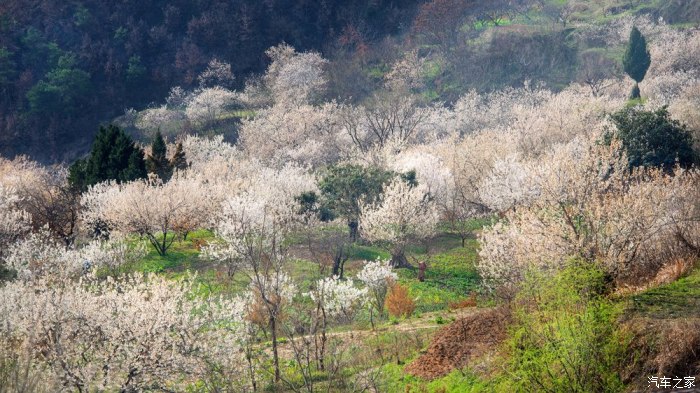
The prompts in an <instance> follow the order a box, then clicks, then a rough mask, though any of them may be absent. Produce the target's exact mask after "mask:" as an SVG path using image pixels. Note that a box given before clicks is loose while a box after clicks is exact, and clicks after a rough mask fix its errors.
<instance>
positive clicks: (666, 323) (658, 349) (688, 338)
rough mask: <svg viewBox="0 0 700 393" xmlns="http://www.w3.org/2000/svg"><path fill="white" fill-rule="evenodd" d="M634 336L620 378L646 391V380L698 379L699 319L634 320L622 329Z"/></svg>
mask: <svg viewBox="0 0 700 393" xmlns="http://www.w3.org/2000/svg"><path fill="white" fill-rule="evenodd" d="M624 328H625V329H628V330H629V331H630V333H631V334H632V335H633V337H634V338H633V340H632V342H631V345H630V351H629V361H628V362H627V363H626V364H625V365H622V366H623V367H622V370H621V371H622V376H623V377H624V378H625V379H626V380H627V382H628V383H630V384H631V385H632V387H635V388H639V389H642V390H643V389H645V388H646V387H647V382H648V380H647V377H649V376H666V377H671V378H673V377H693V376H694V377H696V378H700V318H685V319H649V318H635V319H633V320H631V321H628V322H626V323H625V325H624Z"/></svg>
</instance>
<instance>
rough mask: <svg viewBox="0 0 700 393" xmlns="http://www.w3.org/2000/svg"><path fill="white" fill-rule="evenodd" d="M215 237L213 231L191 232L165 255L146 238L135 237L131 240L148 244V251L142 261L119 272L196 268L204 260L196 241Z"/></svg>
mask: <svg viewBox="0 0 700 393" xmlns="http://www.w3.org/2000/svg"><path fill="white" fill-rule="evenodd" d="M213 239H214V234H213V233H212V232H211V231H207V230H199V231H194V232H191V233H190V234H189V235H188V236H187V240H176V241H175V242H173V244H172V246H170V248H169V249H168V251H167V252H166V254H165V255H160V254H158V252H157V251H156V250H155V248H153V246H152V245H151V244H150V243H149V242H148V241H147V240H145V239H141V238H134V239H132V240H131V242H132V243H133V244H134V245H136V244H138V243H143V244H145V245H146V250H147V251H148V253H147V254H146V256H145V257H144V258H143V259H141V260H140V261H138V262H136V263H132V264H128V265H125V266H122V267H120V269H119V273H134V272H138V273H167V272H176V271H184V270H196V269H197V268H198V266H199V265H200V264H202V263H203V261H202V260H201V259H200V258H199V250H198V249H197V247H196V244H195V243H196V242H198V241H204V242H209V241H211V240H213Z"/></svg>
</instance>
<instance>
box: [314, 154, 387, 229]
mask: <svg viewBox="0 0 700 393" xmlns="http://www.w3.org/2000/svg"><path fill="white" fill-rule="evenodd" d="M394 175H395V174H394V173H393V172H387V171H384V170H381V169H378V168H364V167H362V166H359V165H339V166H332V167H330V168H328V171H327V172H326V174H325V176H324V177H323V178H322V179H321V181H320V182H319V189H320V190H321V197H322V200H321V207H320V209H322V211H323V212H325V214H330V215H331V216H336V217H343V218H345V219H346V220H347V223H348V229H349V230H350V237H351V238H352V239H353V240H355V239H356V238H357V229H358V219H359V216H360V202H362V201H367V202H374V201H376V200H377V199H378V198H379V196H380V195H381V194H382V192H383V191H384V186H385V185H386V184H387V183H388V182H389V181H390V180H391V179H392V178H393V177H394ZM301 202H302V205H304V203H303V202H304V201H303V200H302V201H301ZM307 202H308V201H307Z"/></svg>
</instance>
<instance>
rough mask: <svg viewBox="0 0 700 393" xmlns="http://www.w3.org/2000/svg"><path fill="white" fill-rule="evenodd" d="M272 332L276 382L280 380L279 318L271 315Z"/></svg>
mask: <svg viewBox="0 0 700 393" xmlns="http://www.w3.org/2000/svg"><path fill="white" fill-rule="evenodd" d="M270 334H271V335H272V360H273V363H274V367H275V383H277V382H279V381H280V359H279V353H278V351H277V319H276V318H275V317H270Z"/></svg>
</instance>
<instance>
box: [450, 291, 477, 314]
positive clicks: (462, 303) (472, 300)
mask: <svg viewBox="0 0 700 393" xmlns="http://www.w3.org/2000/svg"><path fill="white" fill-rule="evenodd" d="M476 306H477V303H476V292H472V294H471V295H469V297H468V298H466V299H463V300H459V301H456V302H450V303H448V305H447V308H448V309H449V310H450V311H453V310H461V309H463V308H467V307H476Z"/></svg>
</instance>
